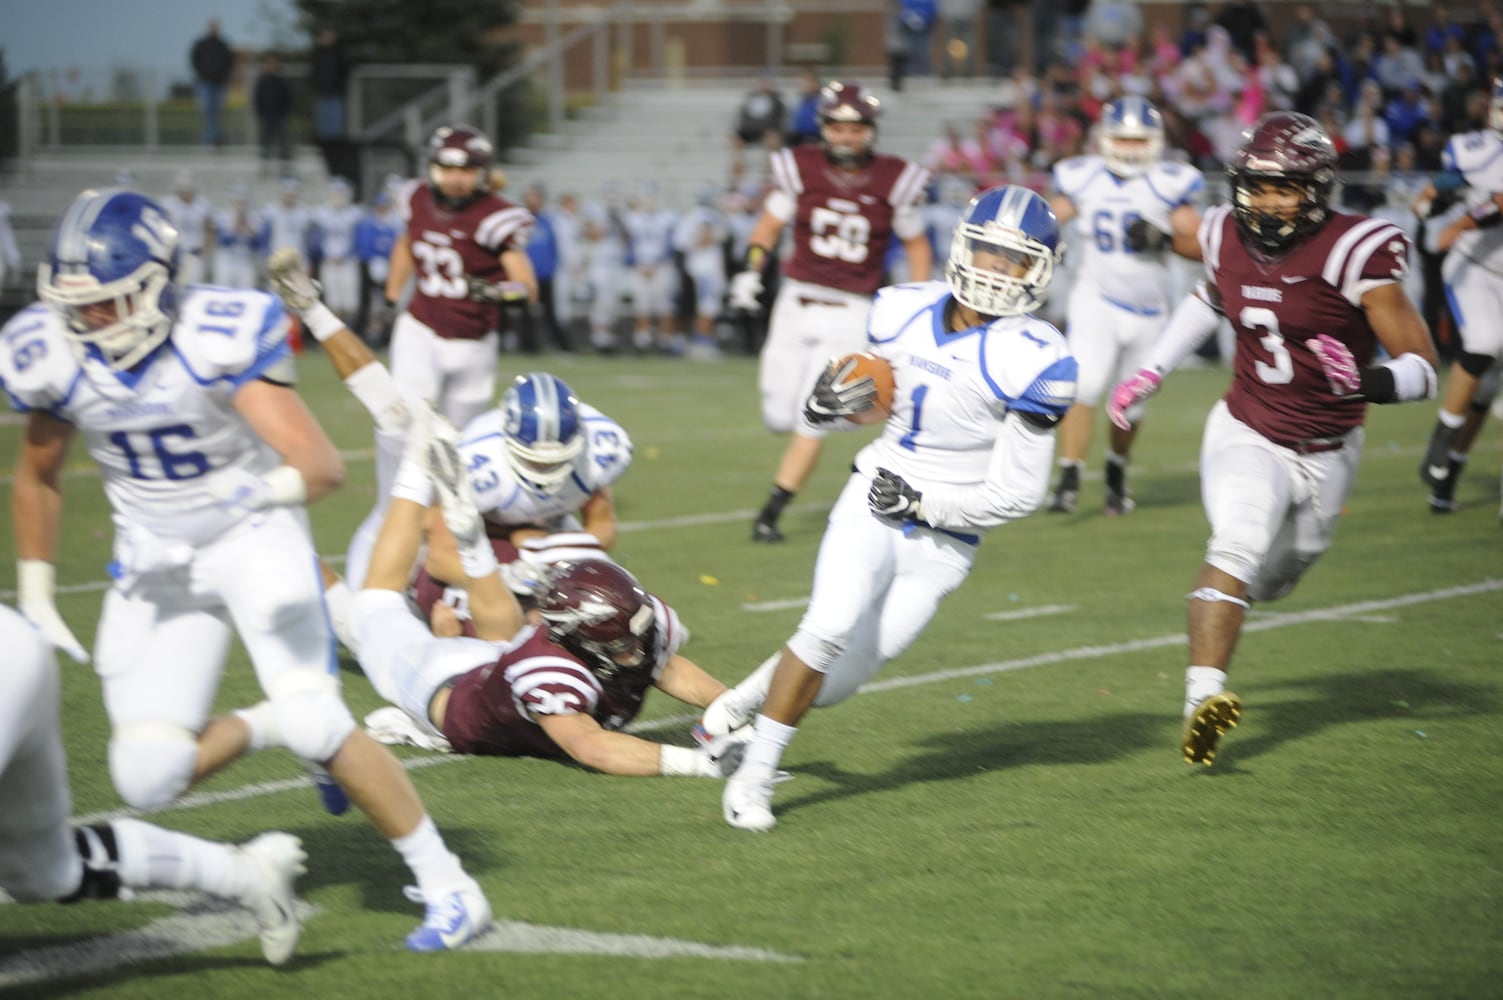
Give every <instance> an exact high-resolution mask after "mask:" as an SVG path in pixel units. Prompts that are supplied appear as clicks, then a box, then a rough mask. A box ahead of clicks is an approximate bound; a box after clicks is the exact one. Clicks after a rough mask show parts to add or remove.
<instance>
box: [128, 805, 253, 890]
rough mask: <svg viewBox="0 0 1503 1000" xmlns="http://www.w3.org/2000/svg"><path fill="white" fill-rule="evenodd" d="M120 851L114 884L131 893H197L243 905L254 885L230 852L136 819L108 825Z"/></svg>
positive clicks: (246, 867) (245, 864) (244, 864)
mask: <svg viewBox="0 0 1503 1000" xmlns="http://www.w3.org/2000/svg"><path fill="white" fill-rule="evenodd" d="M110 829H112V830H114V831H115V846H116V847H118V848H119V850H120V881H121V882H122V883H123V884H125V885H128V886H130V887H131V888H133V889H197V890H199V891H200V892H207V893H212V894H213V895H215V896H222V897H224V898H226V899H237V900H238V899H244V898H245V896H246V895H247V894H248V893H249V892H250V890H251V888H252V886H254V885H255V880H256V872H255V870H254V868H253V867H252V865H251V862H250V861H249V859H247V858H246V857H245V856H244V855H242V854H240V853H239V852H238V851H236V850H235V849H234V848H232V847H229V846H228V845H226V844H220V843H217V842H215V841H212V840H202V839H200V838H198V837H192V836H189V835H188V834H186V833H178V832H177V831H175V830H164V829H163V828H161V827H159V826H153V825H152V824H150V823H143V822H141V821H140V820H138V819H117V820H114V821H112V822H111V823H110Z"/></svg>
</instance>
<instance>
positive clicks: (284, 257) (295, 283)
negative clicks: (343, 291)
mask: <svg viewBox="0 0 1503 1000" xmlns="http://www.w3.org/2000/svg"><path fill="white" fill-rule="evenodd" d="M266 273H267V276H268V277H269V278H270V279H271V290H272V291H273V292H275V293H276V296H277V298H279V299H281V300H282V303H283V304H284V305H286V306H287V308H288V309H290V310H292V311H293V312H295V313H297V314H298V315H299V316H301V315H302V314H303V313H304V312H307V311H308V310H309V309H312V308H313V307H314V306H316V305H318V303H319V296H320V295H322V294H323V286H322V285H320V284H319V283H318V282H316V281H314V280H313V279H312V278H311V277H309V275H308V266H307V265H306V264H304V263H303V255H302V254H301V253H299V252H298V249H297V247H282V248H281V249H280V250H277V251H276V252H275V253H273V254H272V255H271V256H270V257H268V258H267V259H266Z"/></svg>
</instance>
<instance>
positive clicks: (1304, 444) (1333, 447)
mask: <svg viewBox="0 0 1503 1000" xmlns="http://www.w3.org/2000/svg"><path fill="white" fill-rule="evenodd" d="M1274 444H1276V445H1278V446H1279V447H1280V448H1288V449H1289V450H1290V451H1292V452H1294V453H1295V454H1296V455H1319V454H1320V453H1321V452H1326V451H1340V450H1341V449H1343V448H1345V447H1346V438H1344V437H1339V438H1305V439H1304V440H1303V441H1275V442H1274Z"/></svg>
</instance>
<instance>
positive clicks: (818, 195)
mask: <svg viewBox="0 0 1503 1000" xmlns="http://www.w3.org/2000/svg"><path fill="white" fill-rule="evenodd" d="M771 167H772V179H773V183H774V184H775V185H776V186H777V191H776V192H775V193H774V195H773V197H779V196H781V197H785V198H787V199H791V202H792V204H793V206H794V209H793V218H792V223H793V256H792V258H791V259H789V261H788V263H787V264H786V265H785V266H784V268H783V273H784V274H786V275H788V277H790V278H794V279H796V280H798V281H807V282H809V283H810V284H813V285H823V286H824V287H826V288H834V289H838V290H840V291H843V292H860V293H864V294H867V295H870V294H873V293H874V292H876V290H877V289H878V288H880V287H882V271H883V268H884V267H885V265H886V260H887V247H888V244H889V243H890V242H891V241H892V224H893V216H894V215H895V214H896V213H898V212H899V211H916V210H917V205H918V202H919V199H920V198H921V197H922V196H923V193H924V186H925V185H927V184H928V183H929V171H927V170H925V169H924V168H923V167H921V166H919V165H918V164H916V163H912V162H910V161H908V160H905V159H902V158H901V157H897V156H880V155H879V156H875V157H873V158H872V159H871V160H870V161H869V162H868V163H866V164H865V165H864V166H862V167H861V169H859V170H856V171H848V170H842V169H841V168H839V167H837V166H836V165H835V164H834V163H833V162H831V160H830V158H829V157H828V156H826V155H825V152H824V150H823V149H821V148H820V147H819V146H815V145H810V146H795V147H793V148H792V149H781V150H778V151H777V152H776V153H773V154H772V157H771Z"/></svg>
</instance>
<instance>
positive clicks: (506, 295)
mask: <svg viewBox="0 0 1503 1000" xmlns="http://www.w3.org/2000/svg"><path fill="white" fill-rule="evenodd" d="M465 284H466V285H468V286H469V290H470V301H472V302H490V303H497V302H525V301H527V286H526V285H525V284H523V283H522V282H520V281H498V282H495V283H494V284H493V283H491V282H489V281H486V280H485V279H484V278H477V277H475V276H474V275H469V276H468V277H466V278H465Z"/></svg>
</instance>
